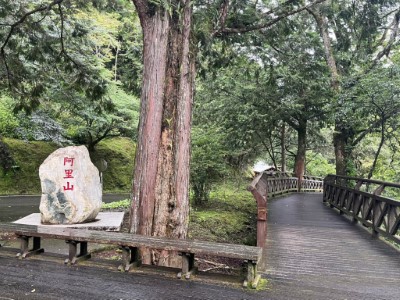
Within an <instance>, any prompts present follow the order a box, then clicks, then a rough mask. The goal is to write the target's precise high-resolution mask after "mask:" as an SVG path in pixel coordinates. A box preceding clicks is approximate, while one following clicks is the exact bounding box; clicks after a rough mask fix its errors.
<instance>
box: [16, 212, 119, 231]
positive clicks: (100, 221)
mask: <svg viewBox="0 0 400 300" xmlns="http://www.w3.org/2000/svg"><path fill="white" fill-rule="evenodd" d="M124 214H125V213H124V212H100V213H99V214H98V215H97V217H96V220H95V221H93V222H88V223H80V224H65V225H64V224H49V225H46V224H42V223H41V222H40V213H34V214H30V215H28V216H26V217H23V218H22V219H19V220H17V221H15V222H13V223H16V224H24V225H35V226H40V227H47V228H83V229H90V230H106V231H119V230H120V229H121V226H122V221H123V219H124Z"/></svg>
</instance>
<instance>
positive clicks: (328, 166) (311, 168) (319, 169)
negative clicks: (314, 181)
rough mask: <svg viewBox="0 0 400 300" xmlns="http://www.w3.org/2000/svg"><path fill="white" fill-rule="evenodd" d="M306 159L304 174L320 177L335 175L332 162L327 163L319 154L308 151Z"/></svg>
mask: <svg viewBox="0 0 400 300" xmlns="http://www.w3.org/2000/svg"><path fill="white" fill-rule="evenodd" d="M307 159H308V161H307V165H306V174H309V175H313V176H321V177H325V176H326V175H328V174H335V164H334V163H333V162H332V161H331V162H329V161H328V159H327V158H326V157H324V156H323V155H322V154H321V153H315V152H313V151H309V152H307Z"/></svg>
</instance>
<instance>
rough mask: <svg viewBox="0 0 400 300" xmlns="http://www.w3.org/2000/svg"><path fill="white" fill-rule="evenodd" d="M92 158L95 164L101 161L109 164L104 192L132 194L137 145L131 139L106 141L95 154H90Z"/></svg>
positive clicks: (104, 180)
mask: <svg viewBox="0 0 400 300" xmlns="http://www.w3.org/2000/svg"><path fill="white" fill-rule="evenodd" d="M90 157H91V159H92V161H93V162H94V163H95V164H96V163H97V162H98V161H99V160H101V159H104V160H105V161H106V162H107V169H106V170H105V171H104V173H103V190H104V192H124V193H128V192H130V189H131V184H132V171H133V161H134V157H135V144H134V143H133V141H132V140H131V139H128V138H123V137H119V138H112V139H105V140H103V141H101V142H100V143H99V144H98V146H97V149H96V151H95V152H91V153H90Z"/></svg>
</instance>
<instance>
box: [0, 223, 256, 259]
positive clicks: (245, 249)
mask: <svg viewBox="0 0 400 300" xmlns="http://www.w3.org/2000/svg"><path fill="white" fill-rule="evenodd" d="M0 230H3V231H10V232H16V233H17V234H19V235H27V236H38V237H43V238H49V239H52V238H53V239H66V240H74V241H86V242H93V243H99V244H115V245H120V246H128V247H148V248H154V249H165V250H172V251H180V252H188V253H196V254H208V255H216V256H224V257H230V258H238V259H245V260H254V261H259V259H260V257H261V253H262V249H261V248H258V247H252V246H246V245H236V244H224V243H215V242H206V241H196V240H178V239H169V238H160V237H153V236H143V235H137V234H130V233H122V232H107V231H97V230H88V229H73V228H59V227H53V228H52V227H49V226H33V225H21V224H11V223H0Z"/></svg>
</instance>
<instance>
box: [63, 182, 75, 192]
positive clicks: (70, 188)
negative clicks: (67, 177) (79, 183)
mask: <svg viewBox="0 0 400 300" xmlns="http://www.w3.org/2000/svg"><path fill="white" fill-rule="evenodd" d="M73 190H74V185H73V184H70V182H69V181H67V186H65V185H64V191H73Z"/></svg>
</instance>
